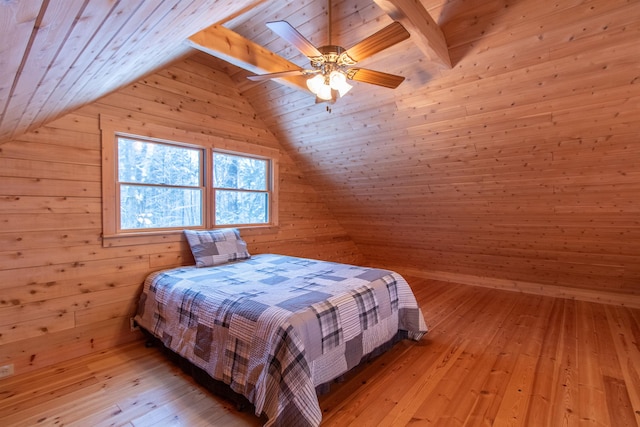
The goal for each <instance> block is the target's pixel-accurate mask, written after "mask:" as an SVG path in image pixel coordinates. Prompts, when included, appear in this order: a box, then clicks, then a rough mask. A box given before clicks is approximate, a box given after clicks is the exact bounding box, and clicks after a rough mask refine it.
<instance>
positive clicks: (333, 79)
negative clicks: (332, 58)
mask: <svg viewBox="0 0 640 427" xmlns="http://www.w3.org/2000/svg"><path fill="white" fill-rule="evenodd" d="M329 85H330V86H331V89H335V90H337V91H338V93H339V94H340V97H341V98H342V97H343V96H345V95H346V94H347V92H349V91H350V90H351V88H352V87H353V86H351V85H350V84H349V83H347V76H346V75H345V74H344V73H343V72H341V71H337V70H334V71H332V72H331V74H329Z"/></svg>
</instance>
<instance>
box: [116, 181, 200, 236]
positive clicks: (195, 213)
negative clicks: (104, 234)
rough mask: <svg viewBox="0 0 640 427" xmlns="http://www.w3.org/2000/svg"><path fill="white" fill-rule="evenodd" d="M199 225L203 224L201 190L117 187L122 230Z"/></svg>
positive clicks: (136, 186) (139, 186)
mask: <svg viewBox="0 0 640 427" xmlns="http://www.w3.org/2000/svg"><path fill="white" fill-rule="evenodd" d="M198 225H202V192H201V190H200V189H188V188H170V187H153V186H141V185H126V184H124V185H121V186H120V228H121V229H122V230H131V229H139V228H166V227H187V226H198Z"/></svg>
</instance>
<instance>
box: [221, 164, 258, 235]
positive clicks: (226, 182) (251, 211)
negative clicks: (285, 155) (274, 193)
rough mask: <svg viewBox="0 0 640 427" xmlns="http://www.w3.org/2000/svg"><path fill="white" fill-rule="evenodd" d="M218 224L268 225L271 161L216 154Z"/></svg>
mask: <svg viewBox="0 0 640 427" xmlns="http://www.w3.org/2000/svg"><path fill="white" fill-rule="evenodd" d="M213 187H214V191H215V206H216V209H215V223H216V224H218V225H231V224H266V223H268V222H269V161H268V160H265V159H259V158H255V157H247V156H240V155H235V154H227V153H220V152H214V153H213Z"/></svg>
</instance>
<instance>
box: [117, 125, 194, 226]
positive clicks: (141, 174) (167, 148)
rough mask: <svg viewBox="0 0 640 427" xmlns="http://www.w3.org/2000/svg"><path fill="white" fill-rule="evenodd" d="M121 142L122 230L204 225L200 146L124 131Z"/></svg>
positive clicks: (119, 161) (119, 170) (119, 141)
mask: <svg viewBox="0 0 640 427" xmlns="http://www.w3.org/2000/svg"><path fill="white" fill-rule="evenodd" d="M117 143H118V183H119V188H120V228H121V229H122V230H131V229H148V228H173V227H188V226H200V225H203V217H202V204H203V190H202V188H201V187H202V183H203V178H202V177H203V173H202V164H203V162H202V150H200V149H194V148H188V147H183V146H178V145H169V144H162V143H156V142H150V141H141V140H136V139H129V138H124V137H118V138H117Z"/></svg>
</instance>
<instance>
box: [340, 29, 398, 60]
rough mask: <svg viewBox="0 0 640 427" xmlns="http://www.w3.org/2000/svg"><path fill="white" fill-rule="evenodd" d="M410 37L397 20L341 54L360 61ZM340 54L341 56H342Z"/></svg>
mask: <svg viewBox="0 0 640 427" xmlns="http://www.w3.org/2000/svg"><path fill="white" fill-rule="evenodd" d="M409 37H410V34H409V32H408V31H407V30H406V29H405V28H404V27H403V26H402V24H401V23H399V22H397V21H396V22H394V23H392V24H390V25H387V26H386V27H384V28H383V29H381V30H380V31H378V32H377V33H374V34H372V35H370V36H369V37H367V38H366V39H364V40H362V41H361V42H359V43H357V44H356V45H355V46H353V47H351V48H349V49H347V51H346V52H344V53H343V54H342V55H346V56H348V57H349V58H351V59H352V60H353V61H355V62H358V61H362V60H363V59H365V58H368V57H370V56H371V55H373V54H376V53H378V52H380V51H382V50H384V49H386V48H388V47H391V46H393V45H394V44H396V43H400V42H401V41H403V40H406V39H408V38H409ZM342 55H341V56H342Z"/></svg>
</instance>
